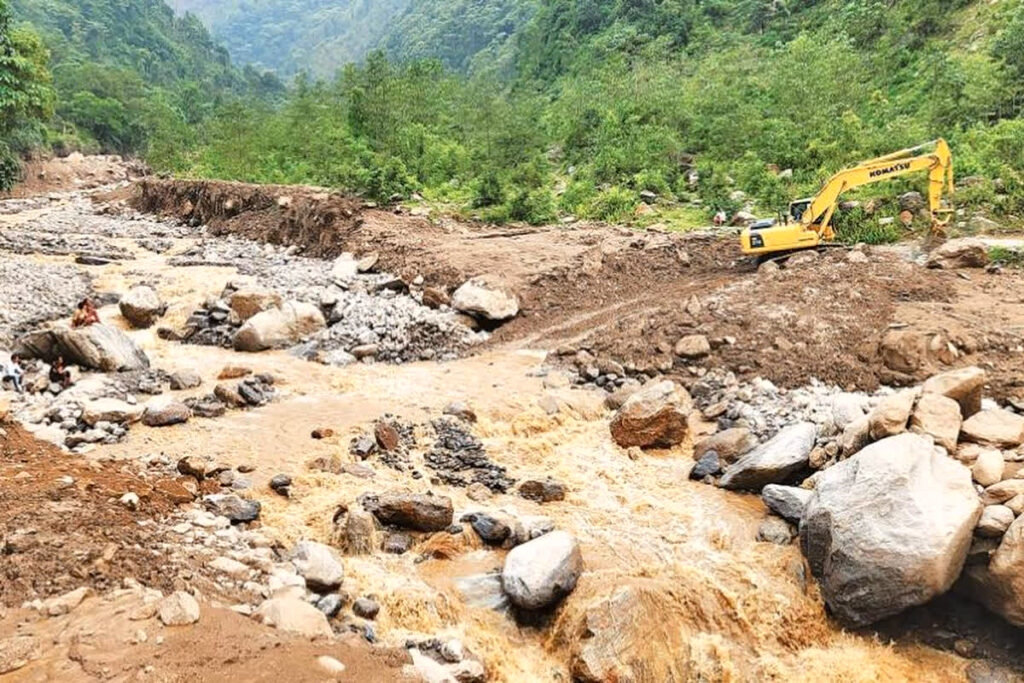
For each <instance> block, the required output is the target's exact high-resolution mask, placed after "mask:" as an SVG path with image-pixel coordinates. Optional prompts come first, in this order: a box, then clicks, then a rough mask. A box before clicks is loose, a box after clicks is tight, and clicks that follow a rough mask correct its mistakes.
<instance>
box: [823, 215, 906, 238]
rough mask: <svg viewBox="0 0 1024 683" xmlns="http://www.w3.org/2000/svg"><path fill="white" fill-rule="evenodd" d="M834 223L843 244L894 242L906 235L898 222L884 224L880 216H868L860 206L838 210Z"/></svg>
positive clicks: (837, 235)
mask: <svg viewBox="0 0 1024 683" xmlns="http://www.w3.org/2000/svg"><path fill="white" fill-rule="evenodd" d="M833 224H834V227H835V231H836V238H837V239H838V240H839V241H840V242H842V243H843V244H860V243H864V244H892V243H893V242H899V241H900V239H902V238H903V236H904V230H903V228H902V226H900V224H899V223H898V222H895V221H894V222H892V223H889V224H888V225H882V224H881V223H880V222H879V220H878V218H875V217H873V216H868V215H867V214H866V213H865V212H864V209H862V208H860V207H857V208H855V209H852V210H850V211H843V212H837V213H836V215H835V218H834V221H833Z"/></svg>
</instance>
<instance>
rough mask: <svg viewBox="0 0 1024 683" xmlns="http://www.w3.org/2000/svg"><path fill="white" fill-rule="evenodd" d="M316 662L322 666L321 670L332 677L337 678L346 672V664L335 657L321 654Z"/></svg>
mask: <svg viewBox="0 0 1024 683" xmlns="http://www.w3.org/2000/svg"><path fill="white" fill-rule="evenodd" d="M316 664H317V666H319V667H320V670H321V671H323V672H324V673H325V674H327V675H328V676H330V677H331V678H337V677H338V676H340V675H341V674H343V673H345V665H344V664H342V663H341V662H339V661H338V660H337V659H335V658H334V657H330V656H328V655H320V656H319V657H317V658H316Z"/></svg>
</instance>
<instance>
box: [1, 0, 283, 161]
mask: <svg viewBox="0 0 1024 683" xmlns="http://www.w3.org/2000/svg"><path fill="white" fill-rule="evenodd" d="M8 1H9V5H10V7H9V8H7V7H6V6H5V8H4V21H5V24H6V26H5V28H4V31H3V32H2V36H0V40H6V41H7V42H8V43H11V42H12V41H13V53H14V55H15V57H14V58H13V59H14V61H13V62H12V64H14V65H18V64H20V65H21V66H20V67H17V68H18V70H19V71H20V73H12V75H11V78H12V79H13V81H16V82H20V83H22V87H29V86H31V87H33V88H35V90H34V92H35V94H34V96H33V97H32V98H29V100H28V101H30V102H34V103H33V104H31V105H30V106H28V105H27V108H23V109H24V110H23V111H21V112H20V114H19V116H18V117H16V118H10V119H9V118H7V117H5V118H4V124H5V127H6V128H8V129H9V130H6V131H4V139H5V140H6V141H7V144H8V147H12V148H13V151H15V152H19V153H25V152H26V151H28V150H29V149H31V148H40V147H44V148H45V147H50V148H53V149H55V150H56V151H58V152H60V151H70V150H74V149H81V150H83V151H105V152H119V153H126V154H128V153H144V152H148V151H154V152H158V153H159V152H161V150H166V149H172V148H178V147H180V145H181V144H182V143H183V142H186V141H187V140H188V139H189V134H190V132H191V130H192V127H193V126H195V125H196V124H199V123H201V122H202V121H204V120H205V119H206V118H207V117H208V116H209V115H210V114H211V113H212V112H213V111H215V110H216V109H217V108H218V107H220V106H221V105H222V104H223V103H224V102H225V101H227V100H229V99H233V98H238V97H244V98H247V99H250V100H258V99H260V98H269V97H273V96H274V95H275V94H276V95H281V94H283V92H284V87H283V85H282V84H281V82H280V81H279V80H278V79H277V78H276V77H273V76H268V75H265V74H260V73H258V72H256V71H255V70H254V69H252V68H247V69H243V70H239V69H236V68H235V67H233V66H232V64H231V60H230V59H229V57H228V54H227V52H226V51H225V50H224V49H223V48H222V47H219V46H218V45H216V44H215V43H214V42H213V40H212V39H211V38H210V36H209V34H208V33H207V31H206V29H205V28H204V27H203V25H202V24H201V23H200V22H199V21H198V20H197V19H196V18H195V17H185V18H178V17H175V15H174V13H173V12H172V10H171V9H170V8H169V7H168V6H167V5H166V4H165V3H164V2H163V0H133V2H122V1H121V0H88V1H85V0H8ZM12 12H13V20H12V19H11V17H10V13H12ZM19 56H20V57H19ZM51 74H52V76H51ZM51 84H52V89H51ZM54 94H55V96H54ZM29 114H31V115H32V116H31V119H29V118H26V116H27V115H29ZM43 124H45V125H43ZM163 153H164V154H166V152H163Z"/></svg>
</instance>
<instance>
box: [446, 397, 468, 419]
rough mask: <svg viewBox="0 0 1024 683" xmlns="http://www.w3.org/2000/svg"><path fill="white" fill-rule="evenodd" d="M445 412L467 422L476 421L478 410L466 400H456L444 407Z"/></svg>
mask: <svg viewBox="0 0 1024 683" xmlns="http://www.w3.org/2000/svg"><path fill="white" fill-rule="evenodd" d="M444 414H445V415H451V416H452V417H457V418H459V419H460V420H465V421H466V422H476V412H475V411H474V410H473V409H472V408H471V407H469V404H467V403H466V402H464V401H454V402H452V403H449V404H448V405H446V406H445V407H444Z"/></svg>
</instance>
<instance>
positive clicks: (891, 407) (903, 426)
mask: <svg viewBox="0 0 1024 683" xmlns="http://www.w3.org/2000/svg"><path fill="white" fill-rule="evenodd" d="M915 398H916V393H915V392H914V391H912V390H909V389H908V390H905V391H899V392H896V393H895V394H890V395H889V396H886V397H885V398H883V399H882V400H881V401H879V402H878V404H877V405H876V406H875V407H874V408H873V409H872V410H871V412H870V413H869V414H868V423H869V428H870V430H871V438H872V439H876V440H877V439H884V438H885V437H887V436H895V435H897V434H902V433H903V432H905V431H907V422H909V421H910V412H911V411H912V410H913V409H914V399H915Z"/></svg>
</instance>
